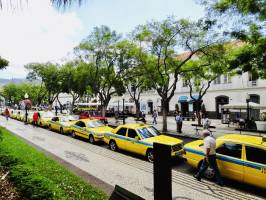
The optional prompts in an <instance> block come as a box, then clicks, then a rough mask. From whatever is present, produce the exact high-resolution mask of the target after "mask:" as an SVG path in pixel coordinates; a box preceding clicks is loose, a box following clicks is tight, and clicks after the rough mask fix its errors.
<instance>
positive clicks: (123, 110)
mask: <svg viewBox="0 0 266 200" xmlns="http://www.w3.org/2000/svg"><path fill="white" fill-rule="evenodd" d="M123 124H125V97H124V95H123Z"/></svg>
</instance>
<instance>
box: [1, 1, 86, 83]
mask: <svg viewBox="0 0 266 200" xmlns="http://www.w3.org/2000/svg"><path fill="white" fill-rule="evenodd" d="M0 26H1V30H0V55H1V56H2V57H4V58H6V59H8V60H9V61H10V66H9V67H8V68H7V69H6V70H4V71H1V72H0V78H3V77H6V78H11V77H25V75H26V72H25V70H24V67H23V66H24V64H26V63H29V62H47V61H59V60H60V59H62V58H63V57H64V56H66V55H67V53H68V52H70V51H71V50H72V49H73V47H75V46H76V45H77V44H78V42H79V41H80V40H81V39H82V37H81V35H82V31H83V26H82V24H81V21H80V19H79V18H78V16H77V15H76V13H74V12H65V13H64V12H63V13H62V12H59V11H57V10H56V9H55V8H54V7H53V6H52V5H51V4H50V1H49V0H28V3H27V4H25V5H23V8H22V9H21V10H20V9H16V10H15V11H11V10H8V9H7V10H4V11H0Z"/></svg>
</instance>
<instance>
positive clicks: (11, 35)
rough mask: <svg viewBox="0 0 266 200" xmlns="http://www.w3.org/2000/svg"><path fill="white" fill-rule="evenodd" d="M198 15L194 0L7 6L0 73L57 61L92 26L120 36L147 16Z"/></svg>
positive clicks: (1, 22) (33, 1) (37, 0)
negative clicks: (4, 66)
mask: <svg viewBox="0 0 266 200" xmlns="http://www.w3.org/2000/svg"><path fill="white" fill-rule="evenodd" d="M3 1H4V2H5V1H8V0H3ZM203 15H204V10H203V8H202V7H201V6H200V5H198V4H197V3H196V1H195V0H84V3H83V4H82V5H81V6H80V7H79V6H77V5H73V6H72V7H71V8H67V9H58V8H55V7H53V6H52V5H51V3H50V1H49V0H28V3H24V4H22V6H21V7H20V8H17V9H15V10H13V9H10V8H9V7H8V6H7V7H4V9H3V10H2V11H1V10H0V26H1V28H0V56H1V57H4V58H6V59H8V60H9V61H10V64H9V66H8V67H7V69H6V70H2V71H0V78H25V76H26V74H27V71H25V69H24V65H25V64H27V63H30V62H48V61H51V62H59V63H60V62H62V61H63V60H65V59H67V57H68V56H69V55H70V53H71V51H72V50H73V48H74V47H75V46H77V45H78V44H79V42H80V41H81V40H82V39H83V38H85V37H86V36H87V35H89V33H90V32H91V31H92V29H93V27H95V26H101V25H107V26H109V27H110V28H111V29H113V30H116V31H117V32H118V33H122V34H124V35H126V34H127V33H129V32H131V31H132V30H133V29H134V27H136V26H137V25H140V24H145V23H146V22H148V21H151V20H163V19H165V18H167V17H168V16H176V18H177V19H178V18H188V19H191V20H196V19H198V18H200V17H202V16H203Z"/></svg>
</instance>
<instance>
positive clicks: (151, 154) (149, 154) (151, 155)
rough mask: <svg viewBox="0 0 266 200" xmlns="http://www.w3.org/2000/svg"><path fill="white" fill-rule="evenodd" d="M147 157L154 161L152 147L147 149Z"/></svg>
mask: <svg viewBox="0 0 266 200" xmlns="http://www.w3.org/2000/svg"><path fill="white" fill-rule="evenodd" d="M146 158H147V160H148V161H149V162H153V151H152V150H151V149H149V150H148V151H147V153H146Z"/></svg>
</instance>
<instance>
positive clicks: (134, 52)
mask: <svg viewBox="0 0 266 200" xmlns="http://www.w3.org/2000/svg"><path fill="white" fill-rule="evenodd" d="M117 48H118V52H119V56H118V61H117V67H118V69H119V71H120V72H121V76H122V79H123V82H124V85H125V88H126V90H127V92H128V93H129V95H130V97H131V99H132V100H133V101H134V103H135V107H136V117H137V118H138V117H139V115H140V95H141V94H142V93H143V91H145V90H148V89H150V82H149V81H148V80H147V79H146V77H145V76H142V75H143V73H145V71H144V70H143V69H144V68H145V67H146V66H145V65H146V64H147V62H146V61H145V59H146V57H147V55H145V56H142V55H141V54H139V52H140V49H139V47H138V46H137V45H136V44H135V43H134V41H129V40H123V41H121V42H118V44H117Z"/></svg>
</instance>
